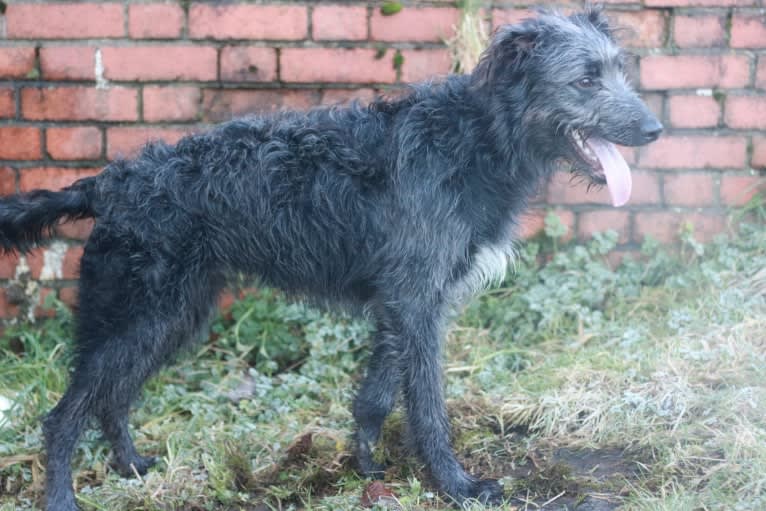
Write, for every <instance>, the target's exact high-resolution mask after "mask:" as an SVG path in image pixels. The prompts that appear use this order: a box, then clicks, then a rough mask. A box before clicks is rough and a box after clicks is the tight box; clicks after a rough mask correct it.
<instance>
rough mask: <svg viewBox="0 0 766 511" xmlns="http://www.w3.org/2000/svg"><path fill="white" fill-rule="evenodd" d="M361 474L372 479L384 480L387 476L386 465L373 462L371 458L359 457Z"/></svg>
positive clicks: (358, 463) (358, 462)
mask: <svg viewBox="0 0 766 511" xmlns="http://www.w3.org/2000/svg"><path fill="white" fill-rule="evenodd" d="M357 465H358V466H359V472H360V473H361V474H362V475H363V476H364V477H369V478H370V479H383V477H384V476H385V475H386V465H384V464H383V463H378V462H376V461H373V460H372V458H371V457H362V456H358V457H357Z"/></svg>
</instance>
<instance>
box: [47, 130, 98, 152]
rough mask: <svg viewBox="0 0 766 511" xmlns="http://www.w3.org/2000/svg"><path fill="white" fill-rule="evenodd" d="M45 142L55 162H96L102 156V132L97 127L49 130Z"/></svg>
mask: <svg viewBox="0 0 766 511" xmlns="http://www.w3.org/2000/svg"><path fill="white" fill-rule="evenodd" d="M45 141H46V147H47V149H48V154H50V156H51V158H53V159H54V160H95V159H97V158H99V157H100V156H101V130H99V129H98V128H96V127H95V126H81V127H77V128H48V129H47V130H45Z"/></svg>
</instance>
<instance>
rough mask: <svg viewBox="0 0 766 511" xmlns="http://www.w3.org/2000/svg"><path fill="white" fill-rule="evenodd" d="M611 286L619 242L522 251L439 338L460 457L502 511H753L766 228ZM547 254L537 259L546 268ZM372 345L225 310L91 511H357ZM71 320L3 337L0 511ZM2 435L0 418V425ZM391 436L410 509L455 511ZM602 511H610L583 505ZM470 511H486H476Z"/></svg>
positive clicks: (651, 266)
mask: <svg viewBox="0 0 766 511" xmlns="http://www.w3.org/2000/svg"><path fill="white" fill-rule="evenodd" d="M755 219H756V222H757V225H748V224H746V223H744V220H742V219H740V220H738V221H740V222H742V223H741V225H739V234H737V235H735V236H732V237H728V238H727V237H722V238H721V239H719V240H717V241H716V242H714V243H711V244H709V245H700V244H698V243H696V242H695V241H694V239H693V233H692V232H691V230H687V231H686V232H685V234H684V237H685V242H684V244H683V246H682V248H681V249H680V250H679V251H677V252H675V253H669V252H666V251H664V250H662V249H661V248H660V247H659V246H657V245H656V244H653V243H647V244H646V245H645V246H644V254H643V255H642V256H641V257H640V258H639V259H638V260H635V261H632V260H631V261H626V262H625V263H624V264H623V265H622V266H620V267H619V268H618V269H617V270H614V271H613V270H612V269H610V268H609V266H608V264H607V262H606V253H607V252H609V250H610V249H611V248H612V247H613V246H614V243H615V238H616V237H615V236H614V234H613V233H612V234H604V235H600V236H597V237H596V238H595V239H594V241H593V242H591V243H590V244H588V245H587V246H578V245H572V246H563V247H561V246H559V245H560V244H559V243H558V237H560V236H561V235H562V232H561V229H559V226H558V225H556V224H555V222H553V220H552V219H551V221H550V222H549V225H548V230H547V231H548V233H549V236H548V237H544V238H541V239H539V240H536V241H534V242H531V243H526V244H524V245H523V246H520V247H519V255H518V258H517V260H516V269H515V272H513V273H512V274H510V275H509V276H508V278H507V280H506V282H505V283H504V284H503V286H501V287H499V288H495V289H492V290H491V291H488V292H487V293H485V294H483V295H482V296H481V297H479V298H477V299H475V300H474V301H473V302H471V303H470V304H469V305H468V306H467V307H466V308H465V310H463V311H462V314H461V316H460V318H459V320H458V322H457V324H456V325H455V326H454V328H452V329H451V331H450V334H449V337H448V341H447V345H446V360H445V369H446V372H447V379H446V384H447V390H446V393H447V397H448V399H449V407H450V413H451V417H452V421H453V426H454V443H455V446H456V450H457V452H458V455H459V456H460V458H461V459H462V460H463V461H464V462H465V464H466V465H467V466H468V467H469V468H470V469H471V470H473V471H476V472H479V473H481V474H483V475H487V476H494V477H498V478H501V479H502V480H503V482H504V485H505V488H506V496H507V503H506V505H505V509H519V510H521V509H539V508H541V507H542V508H543V509H562V508H563V507H562V506H565V505H566V506H570V509H571V508H573V507H574V506H575V505H577V504H578V503H582V504H583V505H591V507H590V509H612V508H614V507H617V506H624V509H629V510H697V509H701V510H762V509H766V415H764V413H763V410H764V407H765V406H766V335H764V333H765V332H766V298H765V297H764V296H765V295H766V230H765V229H764V228H763V222H762V221H763V218H762V217H760V216H757V215H756V216H755ZM543 254H546V255H543ZM368 333H369V326H368V325H366V324H364V323H361V322H357V321H352V320H350V319H349V318H345V317H338V316H329V315H326V314H323V313H320V312H318V311H315V310H313V309H308V308H306V307H303V306H299V305H294V304H291V303H288V302H286V301H285V300H283V298H282V297H281V296H280V295H279V294H277V293H275V292H271V291H269V290H262V291H260V292H258V293H256V294H252V295H249V296H247V297H245V298H243V299H242V300H240V301H238V302H236V303H235V304H234V306H233V307H232V308H231V310H230V311H229V312H227V313H226V314H225V315H223V316H222V317H220V318H219V319H217V320H216V321H215V323H214V324H213V326H212V328H211V340H210V342H207V343H204V344H200V345H199V346H197V351H195V352H192V353H189V354H187V355H186V356H184V357H182V358H181V360H180V362H179V363H178V364H176V365H174V366H172V367H169V368H167V369H165V370H164V371H162V373H161V374H159V375H158V376H157V377H155V378H153V379H152V380H151V381H150V382H149V383H148V384H147V386H146V388H145V392H144V394H143V397H142V399H141V401H140V402H139V403H138V405H137V407H136V410H135V412H134V413H133V415H132V424H133V425H134V428H135V429H134V432H135V439H136V443H137V445H138V448H139V450H140V451H142V452H144V453H152V454H155V455H158V456H160V457H161V459H162V462H161V463H160V464H159V466H158V467H157V468H155V469H153V470H152V471H150V473H149V474H147V475H146V476H144V477H143V478H141V479H121V478H120V477H118V476H117V475H116V474H115V473H113V471H111V470H110V468H109V463H108V462H109V450H108V446H107V445H105V443H104V442H103V441H102V440H101V439H100V437H99V435H98V433H97V432H96V431H94V430H90V431H88V433H87V434H86V435H85V437H84V439H83V441H82V443H81V446H80V449H78V451H77V456H76V460H75V477H76V481H75V484H76V487H77V490H78V498H79V499H80V500H79V502H80V505H81V506H82V507H83V509H85V510H112V509H131V510H133V509H135V510H152V511H154V510H181V509H183V510H192V509H199V510H229V509H248V510H256V509H257V510H265V509H298V508H305V509H315V510H350V509H358V508H359V505H360V498H361V497H362V494H363V492H364V491H365V488H366V487H367V485H368V483H369V482H368V481H365V480H364V479H360V478H359V477H358V476H357V475H356V474H355V472H354V470H353V464H352V460H351V459H350V456H349V439H350V433H351V431H352V427H353V421H352V418H351V414H350V403H351V400H352V397H353V390H354V387H355V385H356V384H357V383H358V381H359V373H360V370H361V368H362V366H363V363H364V361H365V358H366V356H367V337H368ZM70 339H71V317H70V315H69V313H68V312H67V311H66V310H65V309H64V308H63V307H61V306H58V313H57V315H56V317H55V318H52V319H50V320H46V321H43V322H40V323H38V324H34V325H30V324H19V325H15V326H10V327H8V328H7V329H6V332H5V335H4V337H3V339H2V341H0V352H1V353H0V396H2V397H3V398H5V399H6V400H10V402H11V403H12V408H10V410H8V411H7V412H6V414H5V416H6V419H5V423H4V425H0V510H2V511H10V510H12V509H13V510H15V509H19V510H23V509H33V508H35V505H36V504H38V503H39V499H40V498H41V488H42V480H43V477H44V470H43V464H42V461H43V453H42V451H41V445H42V439H41V433H40V427H39V420H38V418H39V416H40V415H41V414H43V413H45V411H47V410H48V409H49V408H50V407H51V406H52V405H53V404H54V403H55V402H56V400H57V399H58V398H59V397H60V396H61V394H62V392H63V391H64V389H65V386H66V381H67V370H66V362H67V356H68V353H69V352H70V351H69V349H68V345H69V344H70ZM2 423H3V421H2V420H1V419H0V424H2ZM404 429H405V427H404V421H403V418H402V414H401V412H396V413H395V414H394V415H393V416H392V417H391V418H390V420H389V421H387V424H386V428H385V431H384V442H383V445H382V446H381V448H380V449H379V451H378V452H377V453H376V456H378V457H379V458H383V459H387V460H388V461H390V462H392V465H391V468H390V469H389V470H388V472H387V474H386V480H385V486H386V488H387V489H388V490H390V491H391V492H393V494H394V495H395V497H394V498H395V502H396V503H397V504H396V505H397V506H399V507H400V508H403V509H413V510H414V509H447V508H448V505H447V503H445V502H443V501H442V500H441V499H440V498H439V497H438V496H437V495H434V493H433V491H432V487H431V485H430V484H429V483H428V479H427V474H425V473H424V471H423V470H422V467H421V466H420V465H419V464H418V463H417V461H416V460H414V459H413V458H412V457H411V456H409V454H408V451H407V449H406V447H405V446H404V444H403V442H402V437H403V436H404ZM596 503H600V504H601V506H602V507H598V508H595V507H593V506H594V505H595V504H596ZM475 508H476V509H480V506H478V505H477V506H475Z"/></svg>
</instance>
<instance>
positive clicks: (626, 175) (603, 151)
mask: <svg viewBox="0 0 766 511" xmlns="http://www.w3.org/2000/svg"><path fill="white" fill-rule="evenodd" d="M585 143H586V144H587V145H588V147H590V148H591V149H592V150H593V152H594V153H596V156H598V161H600V162H601V167H602V168H603V169H604V175H605V176H606V185H607V186H608V187H609V194H610V195H611V196H612V204H613V205H614V206H615V207H620V206H622V205H623V204H625V203H626V202H628V199H630V190H631V187H632V186H633V181H632V179H631V177H630V168H629V167H628V163H627V162H626V161H625V158H623V157H622V155H621V154H620V151H618V150H617V147H616V146H615V145H614V144H613V143H611V142H607V141H606V140H604V139H603V138H597V137H592V138H589V139H587V140H586V141H585Z"/></svg>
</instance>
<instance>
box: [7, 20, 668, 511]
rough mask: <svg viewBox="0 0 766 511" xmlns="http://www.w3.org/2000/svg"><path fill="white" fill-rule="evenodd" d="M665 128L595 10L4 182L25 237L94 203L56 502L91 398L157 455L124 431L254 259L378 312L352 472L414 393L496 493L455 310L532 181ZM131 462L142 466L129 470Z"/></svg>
mask: <svg viewBox="0 0 766 511" xmlns="http://www.w3.org/2000/svg"><path fill="white" fill-rule="evenodd" d="M661 130H662V126H661V125H660V123H659V122H658V121H657V119H655V117H654V116H653V115H652V114H651V113H649V111H648V110H647V108H646V107H645V105H644V104H643V103H642V102H641V101H640V100H639V98H638V97H637V95H636V94H635V93H634V92H633V91H632V90H631V89H630V87H629V86H628V85H627V83H626V80H625V78H624V75H623V72H622V56H621V53H620V50H619V48H618V47H617V46H616V44H615V42H614V38H613V35H612V32H611V31H610V29H609V27H608V25H607V23H606V21H605V19H604V18H603V17H602V15H601V13H600V12H598V11H589V12H586V13H583V14H577V15H573V16H570V17H562V16H558V15H553V14H545V15H542V16H541V17H539V18H538V19H534V20H528V21H525V22H523V23H521V24H519V25H515V26H507V27H503V28H501V29H500V30H499V31H498V32H497V34H496V35H495V37H494V40H493V41H492V43H491V46H490V48H489V49H488V50H487V51H486V53H485V55H484V57H483V59H482V60H481V63H480V64H479V66H478V67H477V69H476V70H475V71H474V72H473V73H472V74H471V75H468V76H450V77H448V78H447V79H446V80H445V81H443V82H440V83H433V84H425V85H420V86H417V87H415V88H414V89H413V91H412V92H411V93H410V94H409V95H408V96H407V97H404V98H403V99H398V100H395V101H382V100H381V101H377V102H375V103H373V104H372V105H371V106H369V107H367V108H362V107H359V106H353V107H350V108H333V109H320V110H315V111H311V112H308V113H284V114H279V115H275V116H272V117H251V118H245V119H241V120H235V121H232V122H228V123H226V124H223V125H221V126H220V127H218V128H217V129H215V130H213V131H211V132H209V133H207V134H202V135H193V136H189V137H187V138H185V139H183V140H181V141H180V142H179V143H178V144H177V145H176V146H169V145H165V144H162V143H153V144H150V145H148V146H146V147H145V148H144V150H143V152H142V153H141V154H140V156H138V158H136V159H135V160H131V161H117V162H114V163H112V164H111V165H109V166H108V167H107V168H106V169H105V170H104V171H103V173H101V174H100V175H99V176H96V177H93V178H87V179H83V180H80V181H78V182H77V183H75V184H74V185H72V186H71V187H69V188H67V189H65V190H63V191H60V192H50V191H34V192H31V193H27V194H21V195H15V196H12V197H8V198H5V199H4V200H2V201H0V246H2V247H3V248H4V249H5V250H22V251H23V250H25V249H28V248H29V247H31V246H33V245H34V244H36V243H38V242H39V241H41V238H42V237H43V235H44V233H45V232H47V231H48V230H49V229H51V228H52V227H53V226H55V224H56V223H57V222H58V220H59V219H60V218H62V217H68V218H79V217H95V219H96V222H95V227H94V229H93V233H92V234H91V237H90V239H89V240H88V241H87V244H86V246H85V253H84V255H83V258H82V262H81V276H80V288H79V302H80V305H79V313H78V326H77V332H76V337H77V357H76V361H75V367H74V373H73V375H72V382H71V386H70V387H69V389H68V390H67V392H66V394H65V395H64V397H63V398H62V399H61V401H60V402H59V403H58V405H57V406H56V407H55V408H54V409H53V411H51V412H50V414H49V415H48V416H47V417H46V419H45V421H44V432H45V439H46V448H47V453H48V465H47V499H48V500H47V509H48V510H49V511H72V510H75V509H76V505H75V497H74V493H73V491H72V486H71V469H70V461H71V457H72V452H73V450H74V448H75V445H76V442H77V440H78V437H79V436H80V433H81V432H82V430H83V428H84V426H85V425H86V422H87V420H88V419H89V418H90V417H95V418H96V419H98V421H99V422H100V425H101V428H102V429H103V432H104V434H105V436H106V437H107V438H108V439H109V440H110V441H111V443H112V444H113V446H114V452H115V460H116V464H117V466H118V467H119V468H120V469H121V471H122V472H124V473H128V474H129V473H131V472H132V471H133V468H134V469H135V470H136V471H137V472H139V473H143V472H145V471H146V470H147V468H148V467H149V466H150V465H151V464H152V463H153V460H152V459H150V458H145V457H142V456H140V455H139V454H138V453H137V452H136V450H135V447H134V445H133V442H132V440H131V438H130V435H129V433H128V410H129V407H130V405H131V402H132V401H133V400H134V399H135V398H136V396H137V395H138V393H139V391H140V389H141V386H142V384H143V382H144V381H145V380H146V379H147V378H148V377H149V376H151V375H152V374H153V373H154V372H155V371H157V369H158V368H159V367H160V366H161V365H162V364H163V363H164V362H165V361H167V360H168V359H169V358H170V357H171V355H172V354H173V353H175V352H176V351H177V350H178V349H179V348H181V347H182V346H184V345H186V344H187V343H189V342H190V341H191V340H192V339H194V338H195V337H199V336H200V334H201V333H202V332H203V331H204V329H205V327H206V325H207V322H208V319H209V317H210V315H211V311H212V310H213V308H214V304H215V302H216V297H217V296H218V294H219V292H220V291H221V290H222V288H224V286H225V285H226V284H227V282H228V281H229V279H230V278H231V277H232V276H234V275H237V274H241V273H245V274H249V275H253V276H256V277H258V278H259V279H260V281H261V282H262V283H264V284H267V285H270V286H275V287H278V288H281V289H283V290H285V291H286V292H288V293H291V294H295V295H298V296H304V297H308V298H315V299H318V300H320V301H323V302H338V303H342V304H346V305H354V306H359V307H361V308H362V309H364V310H367V311H370V313H371V315H372V318H373V320H374V321H375V323H376V325H377V333H376V334H375V337H374V340H373V354H372V359H371V361H370V366H369V369H368V372H367V376H366V378H365V380H364V382H363V383H362V385H361V388H360V389H359V394H358V397H357V399H356V402H355V403H354V417H355V418H356V421H357V423H358V432H357V449H358V459H359V464H360V466H361V468H362V470H363V471H364V472H365V473H368V474H375V473H376V472H379V471H380V470H381V467H379V466H377V465H376V464H375V463H374V462H373V460H372V458H371V448H372V445H373V444H374V443H375V442H376V441H377V440H378V436H379V434H380V429H381V424H382V423H383V420H384V418H385V417H386V416H387V415H388V413H389V412H390V411H391V408H392V407H393V406H394V402H395V399H396V397H397V395H398V393H399V392H400V390H401V391H402V392H403V395H404V398H405V399H404V401H405V403H406V407H407V416H408V420H409V426H410V430H411V431H412V434H413V435H414V442H413V445H415V446H416V448H417V450H418V454H419V456H420V458H421V459H422V460H423V461H424V462H425V464H426V465H427V466H428V469H429V470H430V473H431V475H432V476H433V478H434V480H435V482H436V484H437V485H438V487H439V488H440V489H441V490H442V491H443V492H445V493H446V494H447V495H449V496H451V497H452V498H454V499H455V500H456V501H458V502H462V501H463V500H465V499H467V498H477V499H479V500H481V501H483V502H487V503H495V502H498V501H499V500H500V499H501V498H502V488H501V487H500V485H498V483H497V482H496V481H493V480H480V479H477V478H475V477H473V476H471V475H469V474H467V473H466V472H465V471H464V470H463V468H462V466H461V464H460V462H459V461H458V460H457V459H456V458H455V455H454V454H453V452H452V449H451V447H450V441H449V438H450V431H449V422H448V420H447V415H446V412H445V406H444V400H443V397H442V378H441V370H440V362H439V360H440V344H441V339H442V336H443V333H444V329H445V328H446V322H447V317H448V312H449V310H450V308H451V306H453V305H454V304H455V302H456V300H459V299H460V298H461V297H462V296H463V295H465V293H466V292H468V291H471V290H474V289H475V288H477V287H479V286H480V285H481V283H482V282H483V281H485V280H487V279H488V278H490V277H491V276H492V275H493V274H496V273H498V272H499V273H500V274H501V275H502V274H503V272H504V268H505V262H506V256H507V254H508V253H509V248H508V247H509V245H510V243H511V241H512V240H513V238H514V230H515V227H516V222H517V221H518V219H519V215H520V213H521V212H522V211H523V210H524V208H525V202H526V200H527V198H528V197H530V196H531V195H533V194H534V193H535V191H536V190H537V189H538V187H539V186H540V185H541V183H544V182H545V180H546V179H547V178H548V177H549V176H550V175H551V173H552V172H553V170H554V169H555V168H556V165H557V163H559V162H561V161H565V162H569V163H570V164H571V166H572V167H573V169H574V171H576V172H579V173H581V174H582V175H585V176H587V177H588V178H589V179H590V181H591V182H593V183H597V184H608V186H609V189H610V192H611V194H612V198H613V201H614V202H615V204H616V205H619V204H622V203H624V202H625V201H627V199H628V197H629V194H630V171H629V170H628V168H627V165H626V164H625V161H624V160H623V159H622V157H621V156H620V155H619V153H618V152H617V150H616V148H615V146H614V145H613V143H616V144H623V145H631V146H632V145H641V144H645V143H648V142H651V141H653V140H655V139H656V138H657V137H658V136H659V134H660V132H661ZM132 467H133V468H132Z"/></svg>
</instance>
